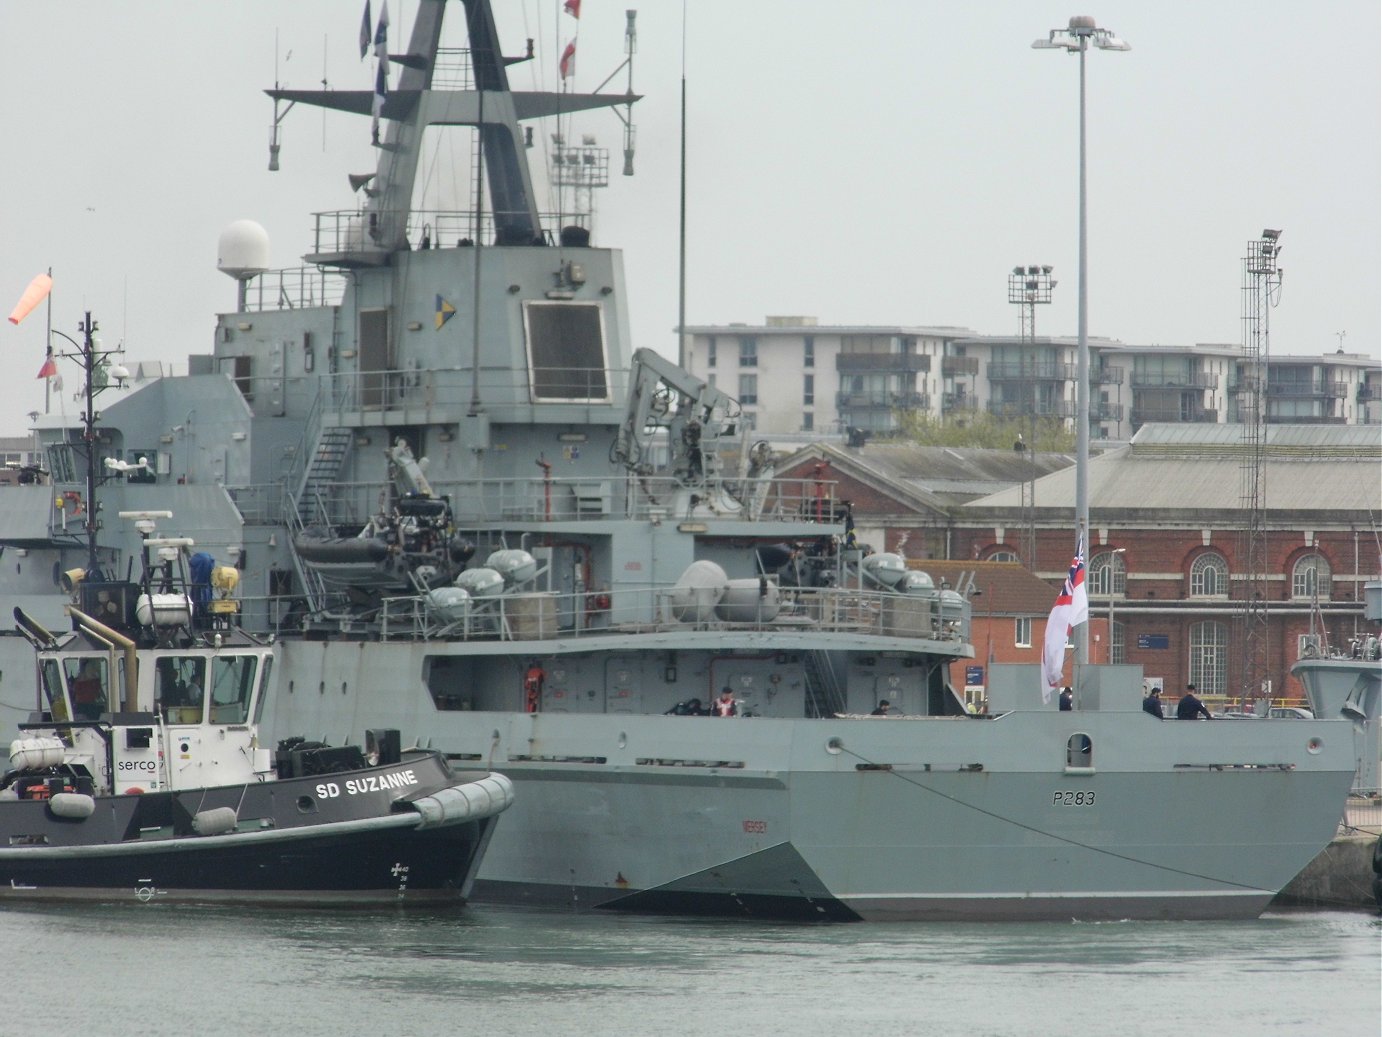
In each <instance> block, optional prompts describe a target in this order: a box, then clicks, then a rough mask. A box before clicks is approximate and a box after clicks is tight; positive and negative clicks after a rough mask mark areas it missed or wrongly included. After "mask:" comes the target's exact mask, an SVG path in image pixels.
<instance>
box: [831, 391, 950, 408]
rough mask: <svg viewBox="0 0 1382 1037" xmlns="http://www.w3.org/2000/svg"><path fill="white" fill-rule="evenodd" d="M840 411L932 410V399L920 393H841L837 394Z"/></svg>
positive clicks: (836, 404)
mask: <svg viewBox="0 0 1382 1037" xmlns="http://www.w3.org/2000/svg"><path fill="white" fill-rule="evenodd" d="M835 406H836V407H837V408H839V409H840V410H846V409H848V410H880V409H881V410H930V409H931V398H930V397H929V396H927V395H926V394H925V393H919V392H841V393H836V394H835Z"/></svg>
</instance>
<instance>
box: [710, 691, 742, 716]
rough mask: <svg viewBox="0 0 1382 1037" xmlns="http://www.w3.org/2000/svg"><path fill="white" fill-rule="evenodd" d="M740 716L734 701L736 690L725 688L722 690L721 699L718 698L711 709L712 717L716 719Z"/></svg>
mask: <svg viewBox="0 0 1382 1037" xmlns="http://www.w3.org/2000/svg"><path fill="white" fill-rule="evenodd" d="M738 714H739V707H738V705H736V704H735V701H734V689H733V688H730V687H724V688H721V689H720V697H719V698H717V699H716V700H715V701H714V703H713V704H712V705H711V707H710V715H711V716H716V717H732V716H737V715H738Z"/></svg>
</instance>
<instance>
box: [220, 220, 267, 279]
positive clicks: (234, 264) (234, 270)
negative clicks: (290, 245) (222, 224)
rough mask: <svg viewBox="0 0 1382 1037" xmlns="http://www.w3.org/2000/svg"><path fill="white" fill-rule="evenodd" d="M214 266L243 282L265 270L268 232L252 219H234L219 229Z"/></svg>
mask: <svg viewBox="0 0 1382 1037" xmlns="http://www.w3.org/2000/svg"><path fill="white" fill-rule="evenodd" d="M216 269H217V270H219V271H220V272H221V273H223V274H228V275H230V276H231V277H233V278H235V279H236V280H237V281H247V280H249V279H250V278H251V277H254V276H255V275H256V274H262V273H263V272H264V271H265V270H267V269H269V232H268V231H266V230H265V229H264V228H263V227H261V226H260V225H259V224H257V223H255V222H254V221H253V220H236V221H235V222H234V223H232V224H231V225H230V226H229V227H227V228H226V229H225V230H223V231H221V240H220V241H219V242H218V243H217V246H216Z"/></svg>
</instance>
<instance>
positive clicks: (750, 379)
mask: <svg viewBox="0 0 1382 1037" xmlns="http://www.w3.org/2000/svg"><path fill="white" fill-rule="evenodd" d="M739 402H740V403H742V404H744V405H745V406H748V405H750V404H754V403H757V402H758V375H756V374H741V375H740V376H739Z"/></svg>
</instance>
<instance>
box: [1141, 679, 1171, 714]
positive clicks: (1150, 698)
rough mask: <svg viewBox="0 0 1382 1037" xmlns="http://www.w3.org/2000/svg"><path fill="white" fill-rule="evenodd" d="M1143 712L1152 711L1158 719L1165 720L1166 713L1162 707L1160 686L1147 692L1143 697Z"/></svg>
mask: <svg viewBox="0 0 1382 1037" xmlns="http://www.w3.org/2000/svg"><path fill="white" fill-rule="evenodd" d="M1142 712H1144V713H1150V714H1151V715H1152V716H1154V717H1156V718H1157V719H1158V720H1165V719H1166V714H1165V713H1164V712H1162V709H1161V689H1160V688H1156V687H1153V688H1152V689H1151V690H1150V691H1148V692H1147V695H1146V697H1145V698H1143V700H1142Z"/></svg>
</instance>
